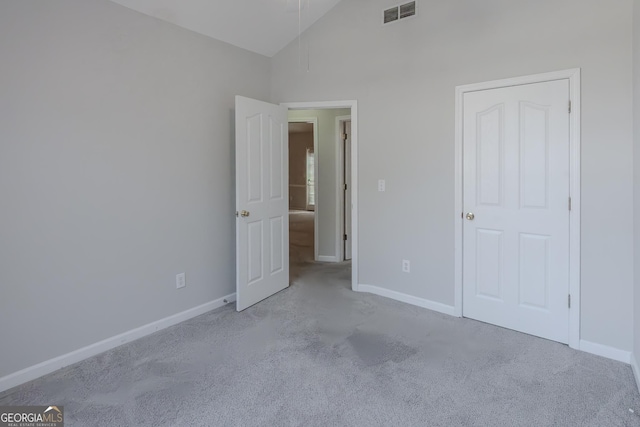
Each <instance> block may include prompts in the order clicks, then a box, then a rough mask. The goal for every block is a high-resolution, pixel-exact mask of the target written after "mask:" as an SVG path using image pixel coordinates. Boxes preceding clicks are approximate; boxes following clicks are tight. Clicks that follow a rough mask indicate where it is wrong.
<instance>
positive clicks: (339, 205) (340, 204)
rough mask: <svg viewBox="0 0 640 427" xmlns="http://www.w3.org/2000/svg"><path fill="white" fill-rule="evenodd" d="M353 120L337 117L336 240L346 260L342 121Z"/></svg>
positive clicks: (338, 254) (339, 254) (337, 247)
mask: <svg viewBox="0 0 640 427" xmlns="http://www.w3.org/2000/svg"><path fill="white" fill-rule="evenodd" d="M343 121H344V122H346V121H351V116H337V117H336V124H335V128H336V159H337V163H336V182H337V183H338V191H337V192H336V224H337V225H338V227H337V228H338V230H337V231H338V239H337V240H336V256H337V258H338V260H340V261H344V154H343V153H342V129H341V127H340V123H341V122H343Z"/></svg>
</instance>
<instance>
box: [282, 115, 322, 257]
mask: <svg viewBox="0 0 640 427" xmlns="http://www.w3.org/2000/svg"><path fill="white" fill-rule="evenodd" d="M280 105H284V104H280ZM288 122H289V123H311V124H313V154H314V156H315V159H314V162H313V173H314V174H315V176H314V177H313V178H314V180H313V191H314V192H315V193H314V194H315V200H314V205H313V212H314V214H313V259H314V261H318V237H317V236H318V215H316V212H318V180H317V178H318V156H317V153H318V118H317V117H296V118H293V119H288ZM288 151H289V146H288V145H287V152H288ZM288 172H289V165H287V186H288V185H289V173H288ZM305 186H306V184H305ZM305 204H306V200H305ZM287 244H289V242H287Z"/></svg>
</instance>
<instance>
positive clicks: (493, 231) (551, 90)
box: [462, 79, 570, 343]
mask: <svg viewBox="0 0 640 427" xmlns="http://www.w3.org/2000/svg"><path fill="white" fill-rule="evenodd" d="M569 100H570V91H569V80H568V79H562V80H556V81H549V82H541V83H532V84H526V85H518V86H511V87H503V88H496V89H489V90H481V91H475V92H467V93H465V94H464V97H463V207H464V211H463V213H464V216H465V218H464V219H463V272H462V275H463V314H464V316H465V317H470V318H473V319H477V320H481V321H485V322H488V323H492V324H495V325H499V326H503V327H507V328H510V329H514V330H518V331H521V332H525V333H529V334H532V335H536V336H540V337H543V338H547V339H551V340H554V341H559V342H563V343H568V341H569V307H568V296H569V292H570V290H569V212H570V211H569V197H570V139H569V129H570V126H569Z"/></svg>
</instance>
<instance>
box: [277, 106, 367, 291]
mask: <svg viewBox="0 0 640 427" xmlns="http://www.w3.org/2000/svg"><path fill="white" fill-rule="evenodd" d="M280 105H283V106H285V107H287V108H288V109H289V110H333V109H338V108H350V109H351V188H352V191H351V234H352V236H353V240H352V241H351V289H352V290H353V291H358V101H356V100H345V101H315V102H314V101H312V102H282V103H281V104H280ZM288 149H289V147H287V150H288ZM316 164H317V162H316ZM337 169H339V167H338V168H337ZM288 179H289V178H288V177H287V180H288ZM316 182H317V180H316ZM316 212H317V209H316ZM339 228H340V227H338V229H339ZM316 241H317V239H316ZM287 244H288V242H287Z"/></svg>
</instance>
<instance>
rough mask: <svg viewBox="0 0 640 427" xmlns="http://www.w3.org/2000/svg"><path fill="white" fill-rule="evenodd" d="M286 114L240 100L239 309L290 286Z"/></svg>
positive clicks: (279, 109) (260, 102)
mask: <svg viewBox="0 0 640 427" xmlns="http://www.w3.org/2000/svg"><path fill="white" fill-rule="evenodd" d="M288 139H289V134H288V122H287V108H286V107H281V106H279V105H273V104H268V103H266V102H262V101H257V100H254V99H250V98H244V97H242V96H236V309H237V310H238V311H242V310H244V309H246V308H248V307H250V306H252V305H254V304H255V303H257V302H259V301H262V300H263V299H265V298H267V297H269V296H271V295H273V294H275V293H276V292H278V291H281V290H282V289H284V288H286V287H287V286H289V188H288V185H287V181H288V179H287V170H288V169H287V167H288V166H287V165H288V162H289V160H288V150H287V146H288Z"/></svg>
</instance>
